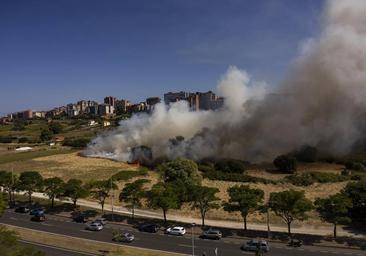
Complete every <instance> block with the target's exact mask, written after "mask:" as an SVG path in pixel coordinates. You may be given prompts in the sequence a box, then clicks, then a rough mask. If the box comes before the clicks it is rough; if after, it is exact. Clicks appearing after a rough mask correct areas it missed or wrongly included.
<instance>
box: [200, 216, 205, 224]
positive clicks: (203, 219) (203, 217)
mask: <svg viewBox="0 0 366 256" xmlns="http://www.w3.org/2000/svg"><path fill="white" fill-rule="evenodd" d="M201 217H202V227H204V226H205V213H201Z"/></svg>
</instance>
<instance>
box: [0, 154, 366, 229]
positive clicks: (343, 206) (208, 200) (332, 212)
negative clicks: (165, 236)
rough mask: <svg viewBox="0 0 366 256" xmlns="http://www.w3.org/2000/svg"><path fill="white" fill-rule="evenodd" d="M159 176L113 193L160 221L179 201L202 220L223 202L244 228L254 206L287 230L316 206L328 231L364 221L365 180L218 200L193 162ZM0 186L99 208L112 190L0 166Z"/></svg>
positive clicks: (247, 190) (107, 184)
mask: <svg viewBox="0 0 366 256" xmlns="http://www.w3.org/2000/svg"><path fill="white" fill-rule="evenodd" d="M158 170H159V173H160V181H159V182H158V183H156V184H154V185H153V186H152V187H151V188H150V189H147V186H146V184H147V183H148V182H149V180H146V179H138V180H135V181H133V182H130V183H127V184H125V186H124V187H123V189H122V190H121V191H120V193H119V200H120V201H121V202H123V203H125V204H127V207H129V208H130V209H131V212H132V217H134V214H135V209H136V208H137V207H141V206H142V204H143V200H145V201H146V202H147V206H148V207H150V208H153V209H161V210H162V212H163V217H164V221H166V220H167V217H166V215H167V212H168V211H169V210H170V209H179V208H180V207H181V206H182V204H184V203H186V204H189V205H190V206H191V207H192V209H198V210H199V212H200V215H201V219H202V225H203V226H204V225H205V218H206V215H207V212H209V211H210V210H211V209H217V208H220V207H223V209H224V210H225V211H228V212H239V213H240V214H241V216H242V218H243V223H244V229H247V219H248V216H249V215H250V214H252V213H253V212H256V211H262V212H264V211H269V210H270V211H272V212H273V213H275V214H276V215H277V216H279V217H281V218H282V219H283V220H284V222H285V223H286V224H287V226H288V233H289V234H291V224H292V223H293V221H295V220H300V221H302V220H305V219H307V218H308V216H307V213H308V212H309V211H311V210H313V209H315V210H317V211H318V213H319V215H320V217H321V218H322V219H323V220H324V221H327V222H330V223H333V224H334V236H336V235H337V233H336V231H337V225H339V224H345V223H349V222H350V221H351V220H359V221H365V219H364V218H365V217H364V216H366V214H365V213H366V206H365V203H366V181H365V180H362V181H359V182H354V183H349V184H348V185H347V186H346V188H345V189H344V190H343V191H342V192H340V193H338V194H336V195H332V196H330V197H328V198H325V199H317V200H315V202H314V203H313V202H311V201H310V200H308V199H307V198H306V197H305V194H304V192H302V191H295V190H287V191H281V192H273V193H271V194H270V196H269V199H268V201H267V202H266V203H265V202H264V191H263V190H260V189H256V188H251V187H249V186H246V185H240V186H239V185H236V186H233V187H230V188H228V190H227V192H228V196H229V199H228V200H227V201H225V202H221V200H220V198H219V197H218V196H217V193H218V192H219V190H218V189H217V188H213V187H207V186H203V185H202V177H201V176H200V173H199V171H198V166H197V164H196V163H195V162H193V161H191V160H187V159H177V160H174V161H170V162H166V163H163V164H161V165H160V166H159V167H158ZM0 186H2V187H3V188H4V190H5V191H6V192H7V193H8V195H9V201H13V200H14V191H26V193H27V195H28V197H29V202H31V201H32V194H33V193H34V192H35V191H42V192H43V193H45V194H46V195H47V196H48V197H49V199H50V200H51V207H53V206H54V200H55V198H62V197H68V198H70V199H71V200H72V202H73V204H74V206H75V207H76V204H77V200H78V199H80V198H85V197H87V196H92V197H94V198H95V199H96V200H98V202H99V203H100V205H101V208H102V212H104V205H105V201H106V200H107V198H108V197H110V195H111V192H112V191H114V190H116V189H118V186H117V184H116V183H115V182H114V181H113V180H111V179H106V180H98V181H91V182H88V183H86V184H83V183H82V181H80V180H77V179H70V180H69V181H67V182H64V181H63V180H62V179H60V178H58V177H53V178H48V179H43V178H42V176H41V175H40V174H39V173H38V172H23V173H21V174H20V175H19V177H18V176H14V175H12V174H11V173H9V172H6V171H0Z"/></svg>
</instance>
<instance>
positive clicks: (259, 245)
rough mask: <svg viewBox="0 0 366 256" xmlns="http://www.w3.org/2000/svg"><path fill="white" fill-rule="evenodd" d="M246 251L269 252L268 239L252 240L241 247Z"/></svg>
mask: <svg viewBox="0 0 366 256" xmlns="http://www.w3.org/2000/svg"><path fill="white" fill-rule="evenodd" d="M240 248H241V249H242V250H244V251H252V252H256V251H262V252H269V245H268V242H267V241H264V240H250V241H248V242H247V243H245V244H243V245H242V246H241V247H240Z"/></svg>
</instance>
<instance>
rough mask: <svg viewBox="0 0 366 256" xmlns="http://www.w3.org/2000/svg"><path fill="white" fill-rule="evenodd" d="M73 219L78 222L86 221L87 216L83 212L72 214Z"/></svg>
mask: <svg viewBox="0 0 366 256" xmlns="http://www.w3.org/2000/svg"><path fill="white" fill-rule="evenodd" d="M73 220H74V221H75V222H79V223H86V222H88V216H86V215H85V214H83V213H79V214H75V215H74V216H73Z"/></svg>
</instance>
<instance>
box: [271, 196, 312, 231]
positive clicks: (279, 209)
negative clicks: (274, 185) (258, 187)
mask: <svg viewBox="0 0 366 256" xmlns="http://www.w3.org/2000/svg"><path fill="white" fill-rule="evenodd" d="M269 207H270V208H271V210H272V211H273V212H274V213H275V214H276V215H277V216H279V217H281V218H282V219H283V220H284V221H285V222H286V224H287V231H288V235H291V223H292V222H293V221H294V220H305V219H307V217H308V216H307V215H306V212H308V211H310V210H311V209H312V208H313V204H312V203H311V201H310V200H308V199H307V198H306V197H305V193H304V191H295V190H286V191H281V192H272V193H271V194H270V197H269Z"/></svg>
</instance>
